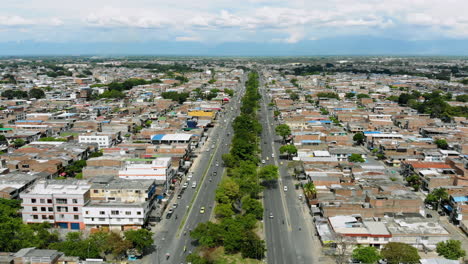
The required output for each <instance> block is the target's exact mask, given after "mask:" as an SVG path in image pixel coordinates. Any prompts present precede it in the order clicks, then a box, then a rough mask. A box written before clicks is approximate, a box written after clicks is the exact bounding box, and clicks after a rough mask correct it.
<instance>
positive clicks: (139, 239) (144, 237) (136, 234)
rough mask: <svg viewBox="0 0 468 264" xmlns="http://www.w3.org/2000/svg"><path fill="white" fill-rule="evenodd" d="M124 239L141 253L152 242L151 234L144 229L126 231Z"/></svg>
mask: <svg viewBox="0 0 468 264" xmlns="http://www.w3.org/2000/svg"><path fill="white" fill-rule="evenodd" d="M124 236H125V239H126V240H128V241H130V242H132V245H133V247H134V248H136V249H138V250H140V251H143V250H144V249H145V248H147V247H149V246H151V245H152V244H153V242H154V240H153V233H152V232H150V231H148V230H146V229H143V228H142V229H138V230H128V231H125V233H124Z"/></svg>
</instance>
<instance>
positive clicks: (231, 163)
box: [221, 153, 237, 168]
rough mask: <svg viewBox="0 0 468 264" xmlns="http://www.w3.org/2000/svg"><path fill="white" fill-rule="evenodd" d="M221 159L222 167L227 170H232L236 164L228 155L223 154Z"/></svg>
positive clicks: (232, 157)
mask: <svg viewBox="0 0 468 264" xmlns="http://www.w3.org/2000/svg"><path fill="white" fill-rule="evenodd" d="M221 159H222V160H223V164H224V166H226V167H228V168H234V167H235V166H236V164H237V161H236V159H235V158H234V156H232V155H231V154H230V153H224V154H223V155H222V156H221Z"/></svg>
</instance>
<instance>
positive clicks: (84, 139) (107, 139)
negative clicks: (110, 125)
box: [78, 132, 120, 148]
mask: <svg viewBox="0 0 468 264" xmlns="http://www.w3.org/2000/svg"><path fill="white" fill-rule="evenodd" d="M119 134H120V132H119ZM117 137H118V136H117V135H115V134H109V133H92V134H85V135H79V136H78V142H79V143H97V144H98V145H99V147H100V148H109V147H111V146H113V145H114V144H115V143H116V141H117Z"/></svg>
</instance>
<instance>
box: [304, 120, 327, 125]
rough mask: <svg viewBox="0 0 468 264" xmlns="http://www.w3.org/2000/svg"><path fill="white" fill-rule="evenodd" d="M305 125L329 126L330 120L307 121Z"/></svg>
mask: <svg viewBox="0 0 468 264" xmlns="http://www.w3.org/2000/svg"><path fill="white" fill-rule="evenodd" d="M307 123H322V124H330V123H331V121H330V120H309V121H307Z"/></svg>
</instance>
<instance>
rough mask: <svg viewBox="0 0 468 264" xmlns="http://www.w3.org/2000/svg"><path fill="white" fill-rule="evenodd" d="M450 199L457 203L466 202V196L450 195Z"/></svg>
mask: <svg viewBox="0 0 468 264" xmlns="http://www.w3.org/2000/svg"><path fill="white" fill-rule="evenodd" d="M452 199H453V201H454V202H457V203H463V202H468V196H452Z"/></svg>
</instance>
